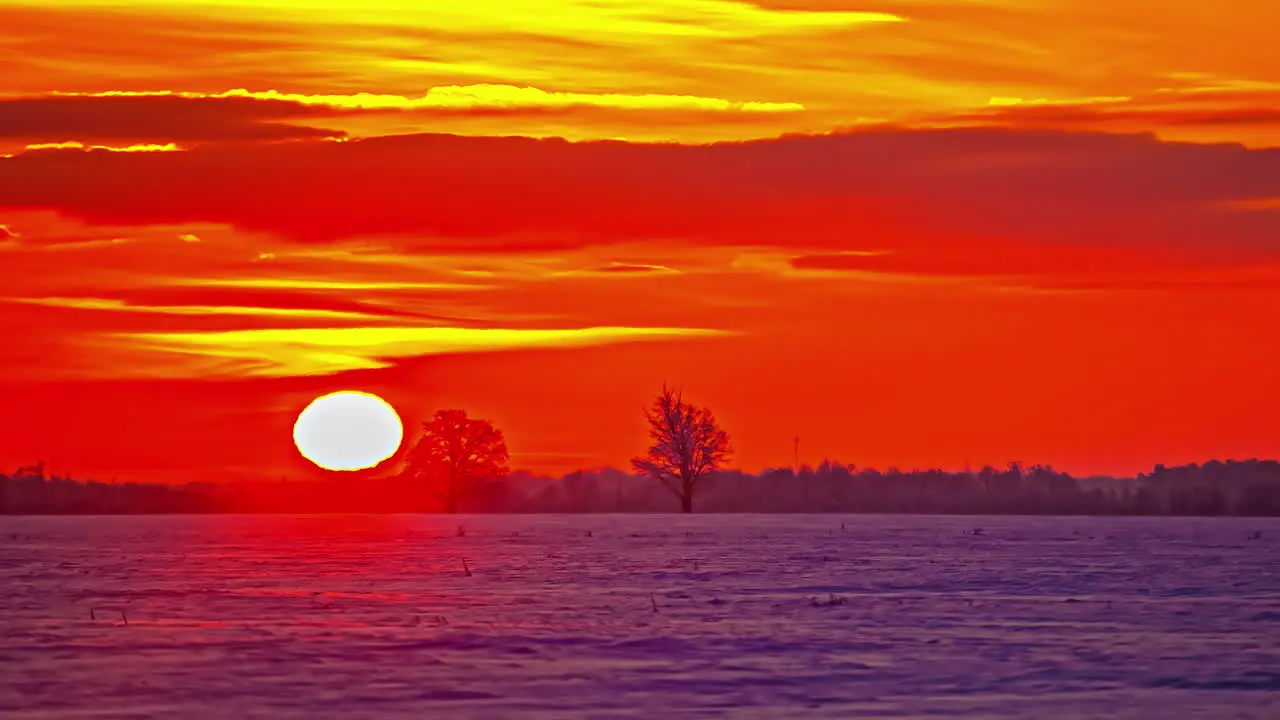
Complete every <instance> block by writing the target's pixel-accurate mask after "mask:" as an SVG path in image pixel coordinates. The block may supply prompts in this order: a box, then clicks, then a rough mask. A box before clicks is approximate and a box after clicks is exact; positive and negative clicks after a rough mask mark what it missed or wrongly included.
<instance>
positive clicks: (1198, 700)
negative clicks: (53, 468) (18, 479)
mask: <svg viewBox="0 0 1280 720" xmlns="http://www.w3.org/2000/svg"><path fill="white" fill-rule="evenodd" d="M842 523H843V524H844V529H842ZM459 526H461V527H462V528H463V529H464V530H465V534H463V535H459V532H458V528H459ZM975 530H980V532H979V533H978V534H974V531H975ZM1257 532H1260V533H1261V537H1260V538H1251V536H1252V535H1253V534H1254V533H1257ZM464 559H465V561H466V564H467V567H469V568H470V570H471V573H472V574H471V575H470V576H468V575H467V574H466V573H465V572H464V570H463V560H464ZM91 614H92V617H91ZM126 619H127V622H126ZM515 715H520V716H526V715H527V716H531V717H546V718H563V717H592V718H609V717H662V716H672V717H715V716H724V715H729V716H732V717H743V718H793V717H866V718H879V717H895V718H896V717H909V718H918V717H966V718H1006V717H1010V718H1011V717H1026V718H1081V717H1124V718H1144V719H1146V718H1173V717H1177V718H1196V717H1214V718H1275V717H1280V522H1277V521H1275V520H1255V519H1192V518H1162V519H1160V518H1150V519H1125V518H1012V517H1008V518H959V517H906V516H832V515H813V516H733V515H718V516H694V517H676V516H472V517H466V516H459V517H456V518H448V517H408V516H404V517H251V516H242V517H217V516H203V517H114V518H106V517H87V518H81V517H61V518H48V517H45V518H35V517H30V518H16V517H8V518H5V517H0V716H3V717H5V718H8V719H10V720H17V719H18V718H35V717H41V718H78V717H87V716H101V717H148V716H158V717H183V718H187V717H228V718H241V717H271V718H324V717H340V716H341V717H368V718H376V717H392V716H404V717H447V718H469V717H481V718H501V717H511V716H515Z"/></svg>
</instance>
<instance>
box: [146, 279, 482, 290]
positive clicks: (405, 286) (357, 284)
mask: <svg viewBox="0 0 1280 720" xmlns="http://www.w3.org/2000/svg"><path fill="white" fill-rule="evenodd" d="M170 284H172V285H183V286H198V287H223V288H255V289H259V290H371V291H395V290H489V289H492V287H493V286H492V285H480V284H476V283H447V282H437V283H431V282H380V281H367V282H365V281H343V280H319V279H310V278H176V279H174V280H172V281H171V282H170Z"/></svg>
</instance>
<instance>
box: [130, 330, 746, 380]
mask: <svg viewBox="0 0 1280 720" xmlns="http://www.w3.org/2000/svg"><path fill="white" fill-rule="evenodd" d="M720 334H725V333H724V331H718V330H705V329H692V328H653V327H650V328H634V327H588V328H572V329H529V330H525V329H520V330H516V329H502V328H458V327H432V328H422V327H381V328H369V327H364V328H301V329H299V328H294V329H259V330H239V331H227V332H207V333H118V334H116V335H114V336H112V338H111V339H112V341H113V342H117V343H124V344H126V345H130V346H132V347H134V348H135V349H137V350H155V351H161V352H163V353H168V354H171V355H172V357H171V358H170V362H169V363H164V362H157V363H149V364H148V372H152V373H160V374H167V375H171V376H177V377H205V376H208V375H209V374H214V375H229V376H233V377H242V376H268V377H283V376H296V375H326V374H333V373H339V372H343V371H348V370H369V369H376V368H385V367H388V366H390V365H391V363H392V361H394V360H396V359H404V358H410V357H422V356H428V355H449V354H457V353H478V352H499V351H506V350H527V349H537V348H557V347H558V348H575V347H588V346H592V345H606V344H613V343H621V342H637V341H652V340H671V339H679V338H695V337H709V336H715V335H720Z"/></svg>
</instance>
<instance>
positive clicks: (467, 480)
mask: <svg viewBox="0 0 1280 720" xmlns="http://www.w3.org/2000/svg"><path fill="white" fill-rule="evenodd" d="M405 474H407V475H409V476H411V477H413V478H414V479H415V480H420V481H425V482H427V483H437V484H438V485H437V489H438V491H439V493H440V495H441V496H442V497H443V499H444V501H445V508H446V510H447V511H448V512H450V513H456V512H457V511H458V504H459V502H461V500H462V499H463V498H464V497H465V496H467V495H469V494H471V493H473V492H475V490H477V489H478V488H479V486H480V485H481V483H483V482H484V481H486V480H492V479H494V478H498V477H502V476H503V475H506V474H507V441H506V440H505V439H504V438H503V437H502V431H501V430H499V429H497V428H496V427H494V426H493V423H491V422H489V421H488V420H480V419H478V418H469V417H467V413H466V411H464V410H437V411H436V414H435V416H434V417H432V418H431V420H429V421H427V422H425V423H423V424H422V437H421V438H420V439H419V440H418V443H417V444H416V445H415V446H414V447H413V449H412V450H410V451H409V454H408V457H407V458H406V463H405Z"/></svg>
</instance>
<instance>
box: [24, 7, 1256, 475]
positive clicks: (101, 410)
mask: <svg viewBox="0 0 1280 720" xmlns="http://www.w3.org/2000/svg"><path fill="white" fill-rule="evenodd" d="M1230 5H1231V11H1230V12H1223V9H1224V8H1223V7H1222V6H1221V5H1215V4H1212V3H1203V2H1199V1H1198V0H1197V1H1196V2H1192V1H1190V0H1159V1H1158V0H1108V1H1107V2H1102V1H1101V0H1017V1H1015V0H967V1H966V2H956V1H954V0H948V1H946V2H943V0H879V1H877V0H867V1H866V2H861V1H858V0H761V1H758V2H741V1H739V0H660V1H658V2H624V1H622V0H616V1H615V0H596V1H594V2H587V1H586V0H537V1H535V0H501V1H497V2H487V1H483V0H476V1H475V2H470V3H462V4H454V3H447V4H446V3H423V2H409V0H361V2H352V1H351V0H265V1H259V0H252V1H251V0H213V1H212V2H202V3H187V2H179V1H177V0H142V1H139V2H133V3H130V4H129V8H130V9H128V10H120V9H118V8H115V7H110V6H108V4H106V3H101V2H96V1H94V0H52V1H49V0H41V2H39V3H14V2H9V1H8V0H0V15H3V17H4V25H5V35H4V38H3V39H0V68H4V71H3V78H4V79H3V80H0V338H3V345H2V346H0V423H2V424H3V431H4V432H3V434H2V435H0V469H9V468H12V467H13V466H17V465H20V464H26V463H29V462H33V461H35V460H38V459H44V460H45V461H46V462H47V463H49V465H50V466H51V467H52V468H53V470H54V471H55V472H71V473H74V474H76V475H77V476H97V477H100V478H103V479H110V478H118V479H120V480H125V479H139V480H163V481H180V480H189V479H198V480H211V479H220V478H223V479H240V478H246V477H259V476H267V477H278V476H301V475H303V474H305V473H306V472H308V470H307V469H306V468H305V467H303V463H302V461H300V460H299V458H298V457H297V455H296V452H295V451H294V449H293V446H292V442H291V439H290V428H291V426H292V423H293V420H294V417H295V416H296V414H297V413H298V412H299V411H300V410H301V409H302V408H303V407H304V406H305V405H306V404H307V402H308V401H309V400H310V399H311V398H313V397H315V396H316V395H318V394H322V393H325V392H331V391H334V390H339V389H358V390H365V391H369V392H375V393H378V394H380V395H382V396H384V397H386V398H387V399H388V400H389V401H390V402H392V404H393V405H395V406H396V407H397V409H398V410H399V411H400V413H401V414H402V416H403V417H404V418H405V419H406V421H407V422H408V423H409V424H410V425H411V427H412V426H413V425H414V424H416V423H417V422H418V421H419V420H421V419H423V418H424V417H426V416H428V415H429V414H430V413H431V412H432V411H434V410H435V409H437V408H441V407H461V408H464V409H466V410H468V411H469V412H470V413H471V414H473V415H479V416H482V417H487V418H489V419H492V420H494V421H495V422H496V423H497V424H498V425H499V426H500V427H502V428H503V429H504V430H505V431H506V433H507V437H508V443H509V445H510V447H511V450H512V455H513V458H512V460H513V462H512V464H513V465H514V466H516V467H523V468H529V469H534V470H539V471H548V472H563V471H567V470H572V469H575V468H578V467H592V466H598V465H603V464H613V465H618V466H624V465H625V463H626V460H627V459H628V458H629V457H631V456H632V455H635V454H638V453H639V452H641V451H642V450H643V448H644V441H645V436H644V423H643V418H642V416H641V414H640V408H641V407H642V406H644V405H645V404H646V403H647V402H648V400H649V399H650V398H651V396H652V395H653V394H654V393H655V392H656V391H657V390H658V389H660V387H661V385H662V383H663V382H664V381H666V382H671V383H675V384H679V385H681V386H683V387H684V389H685V391H686V395H687V397H688V398H689V399H691V400H693V401H695V402H698V403H701V404H706V405H709V406H710V407H711V408H712V409H713V410H715V411H716V413H717V415H718V416H719V417H720V418H721V420H722V421H723V423H724V424H725V426H726V427H727V429H728V430H729V432H730V434H731V436H732V438H733V441H734V445H735V448H736V451H737V452H736V454H735V465H736V466H738V467H742V468H744V469H747V470H751V471H755V470H759V469H760V468H762V467H766V466H785V465H788V464H790V462H791V449H792V446H791V438H792V437H793V436H796V435H799V436H800V437H801V454H802V460H805V461H809V462H813V463H816V462H817V461H819V460H821V459H822V458H823V457H827V456H830V457H834V458H838V459H841V460H843V461H846V462H853V463H856V464H858V465H862V466H867V465H870V466H877V467H882V468H883V467H887V466H890V465H896V466H899V467H903V468H911V467H925V466H943V467H949V468H958V467H961V466H963V465H964V464H965V463H966V462H969V463H971V464H973V465H975V466H976V465H981V464H984V463H991V464H997V465H1002V464H1004V463H1006V462H1008V461H1011V460H1023V461H1026V462H1042V463H1050V464H1053V465H1054V466H1056V467H1059V468H1061V469H1064V470H1068V471H1071V472H1075V473H1084V474H1090V473H1116V474H1119V473H1126V474H1127V473H1132V472H1137V471H1142V470H1145V469H1148V468H1149V467H1150V466H1151V465H1152V464H1154V463H1157V462H1163V463H1167V464H1174V463H1181V462H1191V461H1201V460H1205V459H1208V458H1212V457H1219V458H1223V457H1255V456H1262V457H1274V456H1275V455H1277V454H1280V434H1277V433H1276V430H1275V420H1274V416H1275V411H1274V408H1275V407H1277V406H1280V373H1277V372H1276V371H1275V370H1274V365H1275V362H1276V361H1275V358H1276V357H1277V355H1278V354H1280V323H1277V322H1276V321H1275V319H1274V318H1276V317H1277V316H1280V314H1278V311H1280V111H1278V110H1277V108H1280V53H1276V52H1275V48H1274V45H1275V41H1274V38H1272V37H1271V34H1272V33H1273V32H1274V28H1275V27H1276V26H1277V24H1280V8H1278V7H1277V6H1276V5H1275V3H1273V2H1271V0H1235V2H1232V3H1231V4H1230ZM126 150H128V152H125V151H126Z"/></svg>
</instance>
